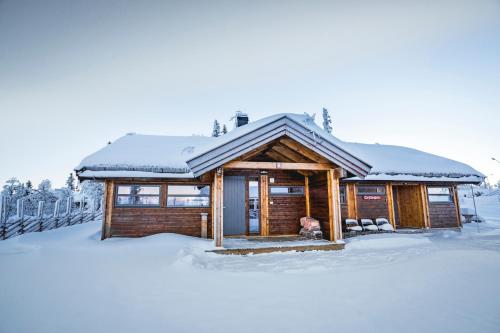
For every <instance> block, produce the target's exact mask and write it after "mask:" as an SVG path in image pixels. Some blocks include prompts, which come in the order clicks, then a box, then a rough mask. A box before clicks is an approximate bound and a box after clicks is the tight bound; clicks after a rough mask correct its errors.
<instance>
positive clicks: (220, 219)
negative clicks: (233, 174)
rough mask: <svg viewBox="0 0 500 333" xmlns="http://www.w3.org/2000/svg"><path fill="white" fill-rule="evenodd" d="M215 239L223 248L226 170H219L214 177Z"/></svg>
mask: <svg viewBox="0 0 500 333" xmlns="http://www.w3.org/2000/svg"><path fill="white" fill-rule="evenodd" d="M214 202H215V204H214V235H215V236H214V239H215V246H216V247H222V245H223V239H224V170H223V169H222V168H218V169H217V171H216V172H215V176H214Z"/></svg>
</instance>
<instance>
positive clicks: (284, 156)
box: [75, 114, 484, 246]
mask: <svg viewBox="0 0 500 333" xmlns="http://www.w3.org/2000/svg"><path fill="white" fill-rule="evenodd" d="M247 119H248V118H247ZM75 170H76V173H77V175H78V177H79V179H80V180H87V179H88V180H96V181H103V182H104V183H105V199H104V201H105V203H104V205H105V207H104V208H105V214H104V218H103V229H102V238H103V239H105V238H108V237H116V236H120V237H138V236H146V235H151V234H155V233H163V232H170V233H179V234H183V235H189V236H195V237H209V238H213V239H214V240H215V245H216V246H223V240H224V237H228V236H242V235H243V236H244V235H246V236H252V235H255V236H275V235H276V236H277V235H297V234H298V232H299V230H300V222H299V219H300V218H301V217H303V216H311V217H313V218H315V219H317V220H319V221H320V224H321V228H322V231H323V235H324V238H325V239H328V240H330V241H333V242H336V241H338V240H340V239H342V238H343V229H344V221H345V219H346V218H354V219H361V218H370V219H375V218H379V217H385V218H387V219H388V220H389V221H390V223H391V224H392V225H393V226H394V228H396V229H402V228H459V227H461V220H460V213H459V202H458V199H457V185H458V184H465V183H473V184H477V183H479V182H481V181H483V180H484V175H482V174H481V173H480V172H478V171H476V170H474V169H473V168H471V167H469V166H468V165H465V164H463V163H460V162H456V161H453V160H450V159H447V158H444V157H440V156H436V155H432V154H428V153H425V152H422V151H418V150H415V149H411V148H406V147H400V146H388V145H379V144H359V143H350V142H345V141H341V140H340V139H338V138H336V137H335V136H333V135H331V134H329V133H327V132H325V131H323V130H322V129H321V128H320V127H318V126H317V125H316V124H315V123H314V120H313V119H312V118H311V117H309V116H307V115H298V114H277V115H273V116H270V117H267V118H263V119H260V120H258V121H255V122H251V123H247V120H245V119H237V126H236V128H234V129H233V130H232V131H230V132H229V133H227V134H224V135H222V136H220V137H217V138H214V137H204V136H152V135H137V134H129V135H126V136H124V137H122V138H119V139H118V140H116V141H115V142H113V143H111V144H109V145H107V146H106V147H104V148H103V149H101V150H99V151H97V152H96V153H94V154H92V155H90V156H88V157H87V158H85V159H84V160H83V161H82V162H81V163H80V165H79V166H78V167H77V168H76V169H75Z"/></svg>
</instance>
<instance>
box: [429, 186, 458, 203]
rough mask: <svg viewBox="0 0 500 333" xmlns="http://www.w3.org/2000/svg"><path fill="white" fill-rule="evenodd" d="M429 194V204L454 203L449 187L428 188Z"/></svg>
mask: <svg viewBox="0 0 500 333" xmlns="http://www.w3.org/2000/svg"><path fill="white" fill-rule="evenodd" d="M427 193H428V194H429V202H434V203H439V202H442V203H444V202H452V201H453V198H452V196H451V191H450V188H449V187H428V188H427Z"/></svg>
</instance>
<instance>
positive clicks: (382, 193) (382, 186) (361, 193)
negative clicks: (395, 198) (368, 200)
mask: <svg viewBox="0 0 500 333" xmlns="http://www.w3.org/2000/svg"><path fill="white" fill-rule="evenodd" d="M364 187H378V188H381V189H382V192H365V191H360V189H362V188H364ZM356 194H357V195H386V192H385V186H384V185H357V186H356Z"/></svg>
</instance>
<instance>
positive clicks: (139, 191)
mask: <svg viewBox="0 0 500 333" xmlns="http://www.w3.org/2000/svg"><path fill="white" fill-rule="evenodd" d="M116 193H117V195H116V205H117V206H159V205H160V186H159V185H117V190H116Z"/></svg>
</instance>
